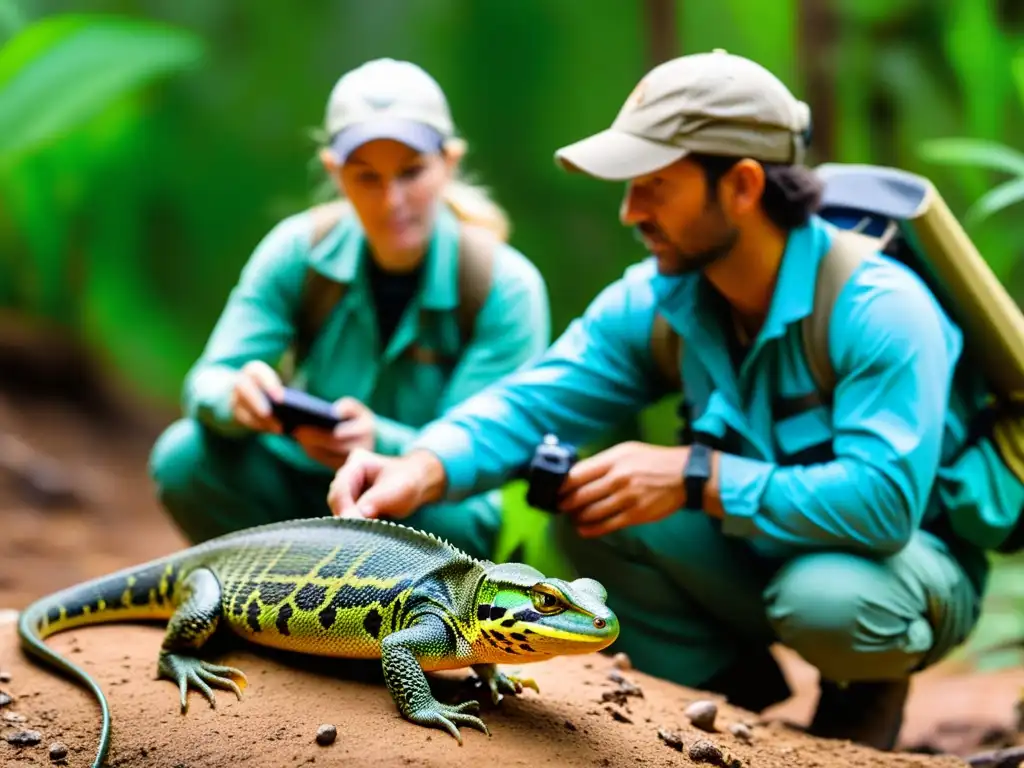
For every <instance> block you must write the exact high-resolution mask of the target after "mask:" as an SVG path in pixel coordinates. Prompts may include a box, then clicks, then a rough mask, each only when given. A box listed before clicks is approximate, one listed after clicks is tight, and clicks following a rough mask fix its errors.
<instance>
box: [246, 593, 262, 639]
mask: <svg viewBox="0 0 1024 768" xmlns="http://www.w3.org/2000/svg"><path fill="white" fill-rule="evenodd" d="M245 619H246V621H247V622H248V624H249V629H251V630H252V631H253V632H261V631H263V627H261V626H260V604H259V603H258V602H256V601H255V600H253V601H252V602H251V603H249V610H248V614H247V615H246V617H245Z"/></svg>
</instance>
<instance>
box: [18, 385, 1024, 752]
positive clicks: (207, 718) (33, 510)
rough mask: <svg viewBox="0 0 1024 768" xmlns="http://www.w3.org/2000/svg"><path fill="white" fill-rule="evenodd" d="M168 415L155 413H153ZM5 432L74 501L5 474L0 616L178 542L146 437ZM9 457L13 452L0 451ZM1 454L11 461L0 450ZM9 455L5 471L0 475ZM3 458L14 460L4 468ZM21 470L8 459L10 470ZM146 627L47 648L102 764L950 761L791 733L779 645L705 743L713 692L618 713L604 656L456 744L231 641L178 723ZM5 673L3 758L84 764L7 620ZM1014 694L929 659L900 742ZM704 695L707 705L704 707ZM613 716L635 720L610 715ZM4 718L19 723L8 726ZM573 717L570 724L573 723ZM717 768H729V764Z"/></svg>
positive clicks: (346, 668) (40, 416)
mask: <svg viewBox="0 0 1024 768" xmlns="http://www.w3.org/2000/svg"><path fill="white" fill-rule="evenodd" d="M164 416H166V418H171V417H172V416H173V414H165V415H162V416H161V417H159V418H158V420H157V421H158V423H160V421H161V419H163V418H164ZM5 434H6V435H8V436H10V435H15V436H17V437H18V438H19V439H20V440H21V441H23V444H24V445H28V446H30V448H31V449H32V450H33V451H37V452H38V454H37V455H36V457H35V458H32V457H31V455H30V456H29V458H28V459H27V461H28V462H29V464H33V463H34V464H35V465H38V460H39V456H42V457H46V456H49V457H53V458H54V459H56V461H57V467H58V469H59V471H60V472H62V473H64V474H65V476H66V477H67V478H68V480H69V482H70V483H71V486H72V487H73V488H74V490H75V492H76V493H77V494H78V495H79V497H81V498H82V499H83V501H82V503H79V504H76V503H66V502H58V503H55V504H46V503H43V501H41V497H39V496H37V495H35V494H33V493H32V492H31V490H29V489H27V488H26V486H25V484H24V483H23V482H21V481H16V479H15V478H16V477H17V475H18V474H19V473H12V472H10V471H6V470H4V469H2V468H0V521H2V524H0V609H3V608H9V609H19V608H22V607H23V606H25V605H26V604H27V603H28V602H29V601H30V600H32V599H34V598H36V597H39V596H41V595H44V594H46V593H48V592H51V591H54V590H57V589H59V588H61V587H63V586H66V585H68V584H72V583H75V582H77V581H80V580H83V579H87V578H91V577H93V576H97V575H100V574H103V573H107V572H109V571H111V570H114V569H116V568H120V567H123V566H125V565H130V564H134V563H138V562H142V561H144V560H147V559H149V558H151V557H155V556H158V555H161V554H164V553H166V552H169V551H173V550H174V549H177V548H179V547H180V546H182V545H183V544H184V540H183V539H182V538H181V537H180V535H179V534H178V533H177V531H176V530H175V529H174V528H173V527H172V526H171V525H170V524H169V523H168V521H167V520H166V519H165V518H164V517H163V516H162V515H161V513H160V511H159V510H158V508H157V506H156V505H155V503H154V501H153V499H152V496H151V488H150V484H149V481H148V479H147V477H146V474H145V465H146V459H147V456H148V452H149V447H150V445H151V443H152V440H153V437H154V434H155V433H154V432H153V427H152V426H150V427H149V428H143V429H141V430H136V431H135V432H130V433H126V432H123V431H120V430H115V429H113V428H111V427H108V426H104V425H101V426H96V425H95V424H94V423H91V422H89V421H87V420H85V419H83V417H82V416H80V415H78V414H77V413H76V412H75V411H73V410H70V409H68V408H65V407H62V406H60V405H59V404H52V403H51V404H42V405H40V404H38V403H35V402H31V403H30V402H26V401H23V400H19V401H14V400H12V399H11V398H10V397H8V396H6V395H3V394H0V439H2V436H3V435H5ZM4 450H6V451H7V453H8V454H10V451H11V446H10V444H8V445H7V448H6V449H0V459H2V458H3V454H4ZM8 458H9V456H8ZM3 463H4V462H0V464H3ZM6 463H7V464H8V465H9V464H11V463H12V462H10V461H7V462H6ZM15 463H16V462H15ZM161 637H162V632H161V629H160V628H159V627H150V626H107V627H96V628H89V629H83V630H79V631H75V632H69V633H66V634H64V635H59V636H56V637H54V638H52V639H51V640H50V641H49V643H50V644H51V645H52V646H53V647H54V648H56V649H59V650H61V651H63V652H65V653H70V654H73V656H72V658H73V659H74V660H75V661H76V662H79V663H80V664H82V666H84V667H85V668H86V669H87V670H89V671H91V672H93V673H94V674H95V675H96V677H97V679H98V680H99V682H100V683H101V685H102V686H103V688H104V690H105V691H106V692H107V695H108V697H109V699H110V703H111V707H112V712H113V721H114V737H113V744H112V749H111V754H110V757H109V762H110V765H112V766H125V767H126V768H132V767H134V766H147V768H148V767H152V768H160V767H161V766H167V768H197V767H198V766H221V765H229V764H232V763H235V762H239V761H244V762H245V763H246V764H248V765H253V766H287V765H302V764H306V763H310V764H317V763H319V764H321V765H323V764H326V765H342V764H343V765H370V764H373V765H381V766H383V765H388V766H389V765H445V766H450V767H451V768H457V767H458V766H463V765H465V766H469V765H474V766H476V765H488V764H502V765H515V766H530V765H546V764H558V765H564V766H576V765H580V766H583V765H587V766H592V765H607V766H619V765H625V764H628V763H630V762H634V763H638V764H642V765H688V764H695V763H693V761H692V760H690V758H689V756H688V750H689V748H690V747H691V745H692V744H693V743H694V742H695V741H696V740H697V739H698V738H706V739H708V740H709V741H711V742H713V743H714V744H716V745H717V746H718V747H720V748H721V750H722V751H723V753H724V754H725V757H726V759H730V757H735V758H738V759H739V760H740V763H739V764H740V765H743V766H757V767H759V768H772V767H773V766H779V767H780V768H781V767H782V766H785V767H786V768H797V767H798V766H822V767H823V766H835V767H836V768H853V767H854V766H911V765H919V766H940V765H949V766H952V765H963V764H964V763H963V762H962V761H961V760H959V759H957V758H954V757H951V756H947V757H931V756H924V755H918V754H911V753H909V752H903V753H901V754H890V755H884V754H882V753H878V752H874V751H872V750H867V749H863V748H859V747H854V746H852V745H849V744H847V743H845V742H829V741H823V740H816V739H811V738H809V737H807V736H806V735H804V734H803V733H801V732H800V731H799V730H798V728H794V727H793V725H794V724H795V725H801V724H804V723H806V722H807V720H808V719H809V716H810V712H811V710H812V708H813V705H814V699H815V695H816V693H815V683H816V675H815V673H814V671H813V670H812V669H811V668H809V667H808V665H806V664H804V663H803V662H802V661H801V660H800V659H799V658H796V657H795V656H794V655H793V654H790V653H788V652H786V651H785V650H784V649H779V650H778V652H779V655H780V658H781V659H782V660H783V663H784V666H785V669H786V673H787V676H788V677H789V678H790V680H791V683H792V684H793V686H794V689H795V691H796V695H795V696H794V697H793V698H792V699H790V700H789V701H787V702H785V703H783V704H782V705H780V706H778V707H775V708H774V709H772V710H769V711H768V712H766V713H764V714H763V715H762V717H761V718H760V719H759V718H758V717H756V716H754V715H752V714H750V713H745V712H742V711H740V710H736V709H733V708H731V707H729V706H727V705H724V704H723V706H722V707H721V710H720V714H719V721H718V722H719V730H718V732H716V733H713V734H704V733H701V732H700V731H697V730H695V729H694V728H693V727H692V726H690V725H689V724H688V722H687V721H686V718H685V717H683V715H682V711H683V709H684V708H685V706H686V704H687V703H689V702H690V701H693V700H695V699H698V698H708V697H707V696H703V695H701V694H700V693H699V692H697V691H693V690H690V689H687V688H682V687H680V686H675V685H672V684H668V683H665V682H664V681H660V680H656V679H654V678H651V677H649V676H646V675H643V674H641V673H638V672H635V671H632V670H630V671H627V672H626V673H625V675H626V676H627V677H628V679H629V680H631V681H633V682H635V683H637V684H638V685H639V686H640V687H641V688H642V690H643V696H642V697H629V698H628V699H627V701H626V703H625V705H617V704H614V703H607V702H602V700H601V695H602V693H604V692H607V691H613V690H614V689H615V687H616V683H614V682H613V681H612V680H610V679H609V678H608V673H609V671H610V670H611V662H610V660H609V659H608V658H607V657H602V656H594V657H587V658H569V659H559V660H554V661H551V662H545V663H542V664H535V665H530V667H528V668H527V669H524V670H523V671H524V673H529V675H530V676H532V677H534V678H535V679H536V680H537V682H538V683H539V686H540V689H541V693H540V695H538V694H536V693H534V692H533V691H526V692H525V693H524V695H523V696H521V697H519V698H506V700H505V702H503V704H502V705H501V707H500V708H499V709H497V710H494V709H491V708H490V707H489V706H488V707H487V708H485V709H484V713H483V716H484V718H485V720H486V722H487V723H488V725H489V727H490V729H491V732H492V737H491V738H490V739H487V738H486V737H484V736H483V734H480V733H478V732H475V731H472V730H467V731H465V740H466V743H465V746H464V747H462V748H459V747H458V745H457V744H456V743H455V741H454V740H452V739H451V738H450V737H448V736H446V735H445V734H444V733H442V732H441V731H434V730H431V729H424V728H421V727H418V726H414V725H412V724H409V723H406V722H405V721H403V720H402V719H401V718H400V716H399V715H398V714H397V711H396V710H395V708H394V706H393V704H392V702H391V700H390V697H389V696H388V693H387V690H386V689H385V688H384V686H383V683H382V680H381V679H380V675H379V669H378V668H377V667H376V666H374V665H372V664H371V665H369V666H367V665H366V664H365V663H358V664H355V665H353V664H351V663H345V662H326V661H324V660H306V659H301V658H296V657H292V656H289V655H287V654H277V653H272V652H268V651H264V650H255V649H252V648H246V647H228V648H227V649H225V654H224V655H223V656H222V657H221V658H222V659H224V660H225V662H226V663H237V665H238V666H240V667H242V668H243V669H244V670H245V671H246V672H247V674H248V675H249V680H250V687H249V688H248V689H247V691H246V692H245V695H244V696H243V699H242V700H241V701H236V700H235V698H234V696H233V695H231V694H229V693H227V692H223V693H220V695H219V696H218V707H217V709H216V710H211V709H210V708H209V707H208V706H207V705H206V704H205V702H204V701H203V700H202V699H201V698H199V697H198V695H197V694H195V693H193V694H192V695H191V706H190V711H189V713H188V715H187V716H185V717H182V716H180V714H179V713H178V711H177V707H176V695H175V691H174V688H173V687H172V686H171V684H170V683H168V682H166V681H157V680H156V679H155V658H156V651H157V648H158V646H159V643H160V639H161ZM0 672H3V673H8V674H10V676H11V678H10V681H9V682H0V690H4V691H6V692H7V693H9V694H10V695H11V696H12V697H13V699H14V701H13V702H11V703H10V704H9V705H8V706H6V707H0V765H3V766H12V768H13V767H14V766H28V765H46V764H50V759H49V756H48V749H49V745H50V744H51V743H52V742H54V741H61V742H63V743H64V744H66V745H67V746H68V748H69V749H70V753H69V756H68V758H67V760H66V761H65V762H63V763H60V764H62V765H68V766H83V765H86V766H87V765H89V764H90V761H91V759H92V756H93V754H94V750H95V747H96V738H97V736H98V732H99V715H98V710H97V708H96V707H95V704H94V702H93V701H92V700H91V699H90V698H89V697H88V696H87V695H86V694H85V692H84V691H83V690H81V689H80V688H78V687H77V686H75V685H73V684H72V683H69V682H67V681H66V680H64V679H63V678H60V677H57V676H55V675H53V674H52V673H50V672H49V671H48V670H44V669H43V668H40V667H39V666H37V665H35V664H33V663H30V662H28V661H27V660H26V659H25V658H24V657H22V655H21V654H20V652H19V651H18V649H17V644H16V639H15V633H14V626H13V624H11V623H10V617H9V616H8V621H7V622H6V623H5V622H3V621H2V620H0ZM453 678H454V679H455V680H458V679H459V678H460V675H459V674H456V673H446V674H444V675H441V676H439V677H438V678H437V681H436V682H437V686H438V688H437V691H438V692H439V695H443V694H445V693H447V694H449V695H456V694H458V693H459V691H461V692H462V693H463V694H465V692H466V689H465V686H464V685H457V684H453V683H452V679H453ZM1022 687H1024V671H1013V672H1011V673H1001V674H998V675H979V674H973V673H970V672H968V671H964V670H959V669H957V668H955V667H954V666H952V665H948V664H947V665H940V666H939V667H936V668H935V669H932V670H929V671H928V672H926V673H924V674H922V675H920V676H918V678H917V679H916V680H915V681H914V684H913V689H912V693H911V699H910V702H909V704H908V707H907V717H906V722H905V727H904V730H903V734H902V740H901V747H902V749H904V750H906V749H909V748H915V750H916V749H921V748H922V747H924V748H927V749H929V750H935V749H942V750H944V751H947V752H949V753H952V754H956V755H961V756H966V755H969V754H972V753H975V752H977V751H979V750H984V749H989V748H992V747H994V746H1003V745H1004V744H1006V743H1010V742H1011V741H1013V739H1014V736H1013V734H1012V733H1009V732H1008V730H1009V729H1011V728H1012V726H1013V721H1014V714H1013V703H1014V701H1015V698H1016V696H1017V694H1018V692H1019V690H1020V689H1021V688H1022ZM711 698H714V697H711ZM613 711H617V712H619V713H621V714H624V715H626V717H627V718H628V719H629V720H631V722H622V721H620V720H618V719H616V718H615V717H613V715H612V714H611V713H612V712H613ZM11 713H15V714H16V715H19V716H21V717H23V718H24V721H17V722H12V721H11ZM738 721H745V722H747V723H749V724H752V725H753V740H752V742H751V743H749V744H747V743H744V742H743V741H741V740H739V739H737V738H736V737H734V736H733V735H731V734H730V733H729V732H728V730H727V729H728V726H729V725H731V724H732V723H735V722H738ZM321 723H333V724H335V725H337V728H338V737H337V741H336V742H335V743H334V744H333V745H331V746H328V747H321V746H318V745H317V744H316V743H315V741H314V736H315V733H316V730H317V727H318V726H319V725H320V724H321ZM570 724H571V725H570ZM23 728H29V729H35V730H38V731H40V732H41V734H42V741H41V742H40V743H39V744H38V745H36V746H27V747H14V746H11V745H9V744H7V743H6V741H4V740H3V739H4V737H6V736H7V735H9V734H10V733H13V732H14V731H16V730H18V729H23ZM660 728H664V729H668V730H670V731H676V732H678V733H679V734H680V735H681V737H682V740H683V743H684V748H683V751H682V752H681V753H680V752H677V751H675V750H674V749H673V748H671V747H669V746H667V745H666V744H665V743H664V742H663V741H662V740H661V739H660V738H659V736H658V730H659V729H660ZM726 764H728V763H726Z"/></svg>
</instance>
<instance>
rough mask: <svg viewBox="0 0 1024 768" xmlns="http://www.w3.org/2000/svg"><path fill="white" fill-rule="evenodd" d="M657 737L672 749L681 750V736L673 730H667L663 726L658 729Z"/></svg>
mask: <svg viewBox="0 0 1024 768" xmlns="http://www.w3.org/2000/svg"><path fill="white" fill-rule="evenodd" d="M658 738H659V739H661V740H662V741H664V742H665V744H666V745H667V746H669V747H672V749H676V750H678V751H680V752H682V751H683V738H682V736H680V735H679V734H678V733H675V732H674V731H668V730H665V729H664V728H659V729H658Z"/></svg>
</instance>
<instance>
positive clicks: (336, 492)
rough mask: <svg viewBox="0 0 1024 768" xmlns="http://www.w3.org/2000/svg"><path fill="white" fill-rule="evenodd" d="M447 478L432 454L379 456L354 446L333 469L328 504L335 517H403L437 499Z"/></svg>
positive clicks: (424, 452) (416, 453) (441, 466)
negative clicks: (338, 465) (336, 468)
mask: <svg viewBox="0 0 1024 768" xmlns="http://www.w3.org/2000/svg"><path fill="white" fill-rule="evenodd" d="M446 482H447V480H446V478H445V473H444V466H443V465H442V464H441V462H440V460H439V459H438V458H437V457H436V456H434V454H432V453H429V452H427V451H413V452H412V453H410V454H408V455H406V456H402V457H393V456H381V455H380V454H377V453H370V452H369V451H366V450H363V449H361V448H357V449H356V450H354V451H353V452H352V453H351V454H350V455H349V457H348V460H347V461H346V462H345V464H344V465H343V466H342V467H341V469H339V470H338V471H337V473H335V475H334V480H332V481H331V488H330V490H329V491H328V493H327V504H328V506H329V507H330V508H331V513H332V514H333V515H334V516H335V517H392V518H404V517H408V516H409V515H411V514H412V513H413V512H415V511H416V510H417V509H419V508H420V507H421V506H423V505H424V504H428V503H430V502H434V501H437V500H439V499H440V498H441V496H442V494H443V493H444V487H445V484H446Z"/></svg>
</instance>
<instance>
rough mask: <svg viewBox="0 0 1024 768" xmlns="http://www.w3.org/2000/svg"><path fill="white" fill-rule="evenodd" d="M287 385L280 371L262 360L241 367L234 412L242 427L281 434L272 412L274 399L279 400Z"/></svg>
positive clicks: (232, 404)
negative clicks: (283, 381) (279, 373)
mask: <svg viewBox="0 0 1024 768" xmlns="http://www.w3.org/2000/svg"><path fill="white" fill-rule="evenodd" d="M283 396H284V385H283V384H282V383H281V378H280V377H279V376H278V375H277V371H275V370H274V369H273V368H271V367H270V366H269V365H267V364H266V363H265V362H263V361H262V360H251V361H250V362H248V363H246V364H245V365H244V366H242V369H241V370H240V371H239V372H238V376H237V377H236V378H235V386H234V388H233V389H232V390H231V412H232V414H233V415H234V417H235V421H237V422H238V423H239V424H241V425H242V426H245V427H248V428H249V429H253V430H256V431H257V432H276V433H280V432H281V424H280V423H279V422H278V421H277V419H275V418H274V416H273V415H272V411H271V406H270V403H271V400H274V401H280V400H281V398H282V397H283Z"/></svg>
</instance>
